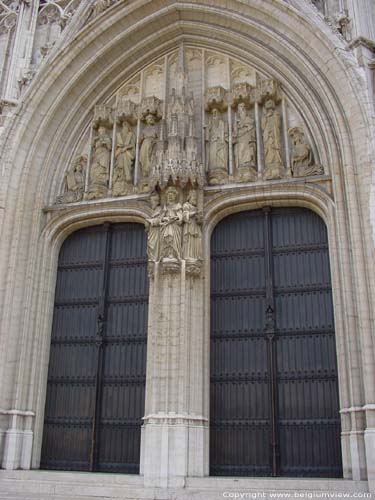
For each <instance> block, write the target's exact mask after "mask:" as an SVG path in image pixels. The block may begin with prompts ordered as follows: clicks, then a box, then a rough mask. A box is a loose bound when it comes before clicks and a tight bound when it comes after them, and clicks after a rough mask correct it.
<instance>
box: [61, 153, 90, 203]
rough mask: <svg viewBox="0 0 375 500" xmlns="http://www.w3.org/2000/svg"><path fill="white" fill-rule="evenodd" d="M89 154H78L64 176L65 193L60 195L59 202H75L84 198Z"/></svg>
mask: <svg viewBox="0 0 375 500" xmlns="http://www.w3.org/2000/svg"><path fill="white" fill-rule="evenodd" d="M86 167H87V156H84V155H83V156H82V155H80V156H77V158H75V159H74V161H73V164H72V166H71V167H70V169H69V170H68V171H67V172H66V174H65V178H64V191H65V192H64V194H63V195H61V196H59V197H58V199H57V203H74V202H77V201H81V200H82V199H83V193H84V190H85V171H86Z"/></svg>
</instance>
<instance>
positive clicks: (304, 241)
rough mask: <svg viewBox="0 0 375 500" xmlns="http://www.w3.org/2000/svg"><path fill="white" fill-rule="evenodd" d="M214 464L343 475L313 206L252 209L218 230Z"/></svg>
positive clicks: (330, 324)
mask: <svg viewBox="0 0 375 500" xmlns="http://www.w3.org/2000/svg"><path fill="white" fill-rule="evenodd" d="M210 471H211V475H227V476H234V475H237V476H290V477H293V476H306V477H314V476H315V477H318V476H320V477H339V476H341V474H342V470H341V450H340V418H339V404H338V385H337V367H336V349H335V335H334V321H333V307H332V292H331V278H330V267H329V256H328V243H327V232H326V228H325V225H324V223H323V221H322V220H321V219H320V218H319V217H318V216H317V215H316V214H314V213H313V212H311V211H309V210H305V209H300V208H293V209H286V208H285V209H284V208H280V209H272V210H270V209H264V210H258V211H252V212H243V213H239V214H235V215H232V216H230V217H227V218H226V219H224V220H223V221H222V222H221V223H219V224H218V226H217V227H216V229H215V231H214V233H213V236H212V253H211V401H210Z"/></svg>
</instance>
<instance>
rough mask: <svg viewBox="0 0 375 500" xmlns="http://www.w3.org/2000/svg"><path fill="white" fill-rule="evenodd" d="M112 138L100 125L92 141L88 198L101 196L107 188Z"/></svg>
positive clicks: (104, 194)
mask: <svg viewBox="0 0 375 500" xmlns="http://www.w3.org/2000/svg"><path fill="white" fill-rule="evenodd" d="M111 149H112V139H111V137H110V136H109V134H108V132H107V129H106V128H105V127H103V126H102V125H101V126H100V127H99V128H98V133H97V135H96V136H95V138H94V141H93V156H92V164H91V169H90V186H89V194H88V198H89V199H94V198H102V197H103V196H106V194H107V190H108V180H109V168H110V163H111Z"/></svg>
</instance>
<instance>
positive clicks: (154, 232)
mask: <svg viewBox="0 0 375 500" xmlns="http://www.w3.org/2000/svg"><path fill="white" fill-rule="evenodd" d="M150 202H151V209H152V215H151V217H150V218H149V219H146V231H147V233H148V239H147V255H148V260H149V261H150V262H157V261H158V260H159V259H160V236H161V235H160V224H161V219H162V215H163V214H162V209H161V206H160V196H159V193H158V192H157V191H154V192H153V193H152V194H151V196H150Z"/></svg>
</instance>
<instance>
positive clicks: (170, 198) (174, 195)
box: [166, 186, 178, 203]
mask: <svg viewBox="0 0 375 500" xmlns="http://www.w3.org/2000/svg"><path fill="white" fill-rule="evenodd" d="M166 194H167V203H176V202H177V200H178V191H177V189H176V188H175V187H173V186H170V187H169V188H168V189H167V193H166Z"/></svg>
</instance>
